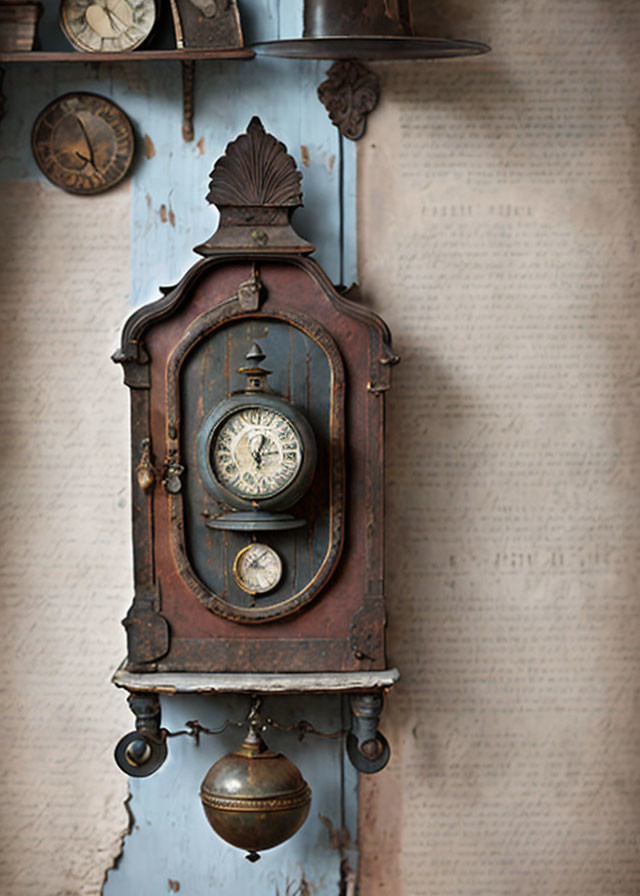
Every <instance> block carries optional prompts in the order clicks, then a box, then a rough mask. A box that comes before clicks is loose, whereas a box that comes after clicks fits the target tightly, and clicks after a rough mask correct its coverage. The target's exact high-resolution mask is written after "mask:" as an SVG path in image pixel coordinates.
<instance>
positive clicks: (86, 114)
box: [31, 93, 135, 196]
mask: <svg viewBox="0 0 640 896" xmlns="http://www.w3.org/2000/svg"><path fill="white" fill-rule="evenodd" d="M31 143H32V147H33V155H34V158H35V160H36V162H37V164H38V166H39V167H40V169H41V170H42V172H43V173H44V174H45V176H46V177H47V178H48V179H49V180H50V181H51V182H52V183H53V184H55V185H56V186H57V187H62V189H63V190H66V191H67V192H68V193H77V194H79V195H81V196H89V195H93V194H95V193H102V192H104V191H105V190H108V189H110V188H111V187H114V186H115V185H116V184H118V183H120V181H121V180H122V179H123V178H124V177H125V175H126V174H127V172H128V171H129V169H130V167H131V164H132V162H133V155H134V151H135V138H134V134H133V127H132V125H131V122H130V121H129V119H128V118H127V116H126V115H125V113H124V112H123V111H122V109H120V107H119V106H116V104H115V103H113V102H111V100H108V99H107V98H106V97H103V96H98V95H97V94H95V93H67V94H65V95H64V96H60V97H58V98H57V99H55V100H53V102H51V103H49V105H48V106H46V107H45V108H44V109H43V110H42V112H41V113H40V115H39V116H38V118H37V119H36V122H35V124H34V126H33V133H32V137H31Z"/></svg>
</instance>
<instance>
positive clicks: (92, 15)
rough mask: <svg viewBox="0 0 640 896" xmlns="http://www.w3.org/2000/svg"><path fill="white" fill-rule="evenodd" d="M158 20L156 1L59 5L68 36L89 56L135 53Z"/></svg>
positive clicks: (88, 0)
mask: <svg viewBox="0 0 640 896" xmlns="http://www.w3.org/2000/svg"><path fill="white" fill-rule="evenodd" d="M155 21H156V5H155V0H62V4H61V6H60V24H61V27H62V30H63V31H64V33H65V36H66V37H67V39H68V40H69V41H70V42H71V43H72V44H73V46H74V47H75V48H76V49H77V50H82V51H84V52H86V53H105V52H106V53H110V52H111V53H119V52H123V51H125V50H134V49H135V48H136V47H139V46H140V45H141V44H142V43H144V41H145V40H146V39H147V38H148V37H149V35H150V34H151V31H152V30H153V26H154V24H155Z"/></svg>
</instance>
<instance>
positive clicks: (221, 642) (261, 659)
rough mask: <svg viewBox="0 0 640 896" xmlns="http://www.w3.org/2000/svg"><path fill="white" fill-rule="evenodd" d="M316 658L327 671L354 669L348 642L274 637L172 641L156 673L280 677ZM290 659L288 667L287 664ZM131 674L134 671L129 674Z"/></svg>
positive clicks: (315, 662)
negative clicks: (215, 672) (275, 671)
mask: <svg viewBox="0 0 640 896" xmlns="http://www.w3.org/2000/svg"><path fill="white" fill-rule="evenodd" d="M318 656H322V658H323V664H324V665H326V667H327V668H331V669H337V670H345V669H346V670H349V669H350V668H351V669H353V666H354V657H353V653H352V651H351V645H350V642H349V638H347V637H345V638H308V637H306V638H304V639H301V638H299V637H286V638H283V637H282V636H280V637H274V638H273V639H262V638H261V639H259V640H258V639H249V638H248V637H244V638H238V637H236V638H227V637H225V638H220V637H214V638H211V637H208V638H204V637H202V638H175V639H173V641H172V644H171V653H170V654H168V656H167V657H165V658H163V659H161V660H159V661H158V665H157V671H158V672H174V671H176V670H177V669H179V670H180V671H181V672H201V671H202V669H203V668H207V669H220V670H224V671H225V672H244V671H246V670H247V669H255V670H259V669H263V670H271V671H272V670H273V669H278V671H279V672H283V673H288V672H290V673H292V674H295V673H299V672H300V670H301V669H315V668H317V665H318ZM288 658H291V663H290V664H289V663H288V662H287V660H288ZM325 661H326V662H325ZM130 671H133V670H130Z"/></svg>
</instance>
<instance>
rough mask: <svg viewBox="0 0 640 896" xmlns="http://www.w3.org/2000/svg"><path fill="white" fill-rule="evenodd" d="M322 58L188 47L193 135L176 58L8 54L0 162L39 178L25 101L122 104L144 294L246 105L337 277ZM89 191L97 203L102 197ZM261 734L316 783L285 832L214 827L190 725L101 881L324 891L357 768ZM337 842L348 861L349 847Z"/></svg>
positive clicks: (217, 712)
mask: <svg viewBox="0 0 640 896" xmlns="http://www.w3.org/2000/svg"><path fill="white" fill-rule="evenodd" d="M301 8H302V4H301V3H295V4H293V3H291V2H290V0H287V2H284V0H283V2H282V3H280V2H279V0H243V2H242V3H241V12H242V16H243V23H244V29H245V35H246V37H247V40H248V41H251V40H269V39H274V38H275V37H277V36H279V35H280V36H294V35H295V34H296V33H299V30H300V22H299V18H300V16H301ZM296 17H297V18H296ZM296 29H297V32H296ZM41 33H42V35H43V37H44V36H45V35H46V42H47V45H48V48H51V49H67V48H68V47H67V45H66V42H65V40H64V37H63V36H62V35H61V34H60V33H59V31H58V29H57V5H56V4H47V10H46V12H45V18H44V20H43V24H42V26H41ZM328 67H329V64H328V63H323V62H309V61H292V60H277V59H256V60H255V61H253V62H248V63H247V62H224V63H221V62H206V63H204V62H203V63H199V64H198V65H197V67H196V105H195V108H196V117H195V132H196V133H195V140H194V141H193V142H192V143H185V142H184V141H183V139H182V137H181V123H182V87H181V71H180V66H179V64H178V63H169V62H167V63H153V64H146V65H140V64H137V63H130V64H120V63H118V64H115V63H113V64H112V63H109V64H101V65H93V64H92V65H77V64H73V65H71V64H67V65H60V64H58V65H55V66H46V65H13V66H8V67H7V73H6V77H5V82H4V89H3V92H4V94H5V96H6V98H7V101H6V107H7V114H6V117H5V119H4V121H3V126H2V128H1V129H0V178H1V179H5V180H21V179H27V180H39V179H41V174H40V171H39V169H38V168H37V166H36V165H35V162H34V161H33V158H32V155H31V151H30V134H31V128H32V125H33V121H34V119H35V117H36V115H37V114H38V112H39V111H40V110H41V109H42V108H43V107H44V106H45V105H46V104H47V103H48V102H50V101H51V100H52V99H54V98H55V97H57V96H59V95H60V94H62V93H66V92H68V91H75V90H90V91H93V92H96V93H99V94H101V95H104V96H107V97H109V98H111V99H113V100H114V101H115V102H117V103H118V104H119V105H121V106H122V108H123V109H124V110H125V111H126V112H127V114H128V115H129V116H130V117H131V118H132V120H133V122H134V127H135V129H136V133H137V137H138V151H137V155H136V161H135V166H134V170H133V177H132V179H131V182H130V183H131V191H132V194H131V195H132V199H131V201H132V209H131V224H130V226H131V243H132V303H133V304H142V303H145V302H148V301H151V300H152V299H154V298H156V297H157V295H158V286H159V285H161V284H163V285H164V284H169V283H172V282H175V281H176V280H177V279H178V277H180V276H181V274H182V273H183V272H184V270H185V269H186V268H187V267H188V266H189V265H190V264H192V263H193V261H194V260H195V256H194V255H193V253H192V251H191V247H192V246H193V245H195V244H197V243H199V242H202V240H203V239H204V238H206V237H207V236H208V235H209V234H210V233H211V232H212V231H213V230H214V228H215V224H216V212H215V209H213V208H210V207H208V206H207V205H206V203H205V201H204V197H205V194H206V192H207V189H208V176H209V172H210V170H211V167H212V163H213V161H214V160H215V159H216V158H217V157H218V156H219V155H220V154H221V153H222V152H223V150H224V147H225V145H226V143H227V142H228V141H229V140H231V139H233V138H234V137H235V136H237V134H238V133H239V132H241V131H242V130H244V128H245V127H246V125H247V123H248V122H249V120H250V118H251V117H252V116H253V115H255V114H258V115H260V117H261V118H262V119H263V122H264V124H265V127H266V128H267V130H269V131H271V132H272V133H274V134H275V135H276V136H277V137H278V138H279V139H281V140H283V141H284V142H285V143H286V144H287V146H288V147H289V151H290V152H291V153H292V155H293V156H294V158H295V159H296V162H297V164H298V166H299V168H300V170H301V171H302V173H303V190H304V194H305V208H304V209H301V210H299V211H298V212H296V215H295V217H294V224H295V226H296V227H297V229H298V230H299V231H300V232H301V233H302V234H303V236H305V237H306V238H307V239H309V240H310V241H311V242H313V243H314V244H315V245H316V246H317V252H316V258H317V259H318V261H319V262H320V264H321V265H322V266H323V267H324V268H325V270H326V271H327V273H328V275H329V277H330V278H332V279H333V280H334V281H336V282H337V281H338V279H339V277H340V259H341V253H342V258H343V270H344V280H345V281H346V282H347V283H349V282H351V281H352V280H355V279H356V263H355V148H354V147H353V145H352V144H348V143H347V144H346V145H345V147H344V156H343V169H344V171H345V183H344V187H343V185H342V184H341V181H340V165H339V137H338V132H337V131H336V130H335V128H333V126H332V125H331V124H330V122H329V119H328V117H327V115H326V113H325V110H324V109H323V108H322V106H321V105H320V104H319V102H318V100H317V98H316V90H317V86H318V84H319V83H320V81H322V80H323V79H324V77H325V72H326V70H327V68H328ZM341 194H342V208H343V214H344V219H343V220H344V228H343V243H342V245H341V243H340V239H339V234H340V221H341V217H340V216H341V210H340V209H341ZM87 202H91V203H93V204H94V205H95V208H96V214H99V209H100V199H99V197H95V198H88V199H87ZM114 377H115V379H114V388H121V386H120V385H119V383H118V378H117V377H116V376H115V371H114ZM123 476H125V477H126V471H123ZM245 708H246V705H245V701H243V700H242V699H241V698H234V699H231V700H229V701H226V702H224V703H221V702H220V701H213V700H210V699H206V698H197V697H191V698H185V697H174V698H172V699H167V700H165V701H164V713H165V715H164V722H165V724H166V725H167V726H168V727H169V728H180V727H183V725H184V722H185V720H187V719H190V718H199V719H200V720H201V721H202V722H203V724H206V725H212V726H213V725H215V724H216V723H217V721H218V720H219V719H221V718H223V717H226V716H227V715H229V716H232V717H239V716H241V715H242V713H243V712H244V710H245ZM272 711H273V714H274V715H276V716H277V717H279V718H281V719H282V720H283V721H287V719H289V720H293V719H294V718H299V717H300V716H306V717H310V718H311V719H312V721H314V723H315V724H317V725H318V726H319V727H321V728H323V729H332V728H338V727H340V725H341V712H342V710H341V701H340V699H339V698H335V697H334V698H330V699H329V698H318V697H315V698H307V699H306V700H301V699H298V698H289V699H287V700H284V699H283V700H281V701H279V702H278V703H277V705H276V704H275V703H274V705H273V710H272ZM269 740H270V742H271V744H272V745H273V746H275V747H278V748H280V749H282V750H283V751H284V752H286V754H287V755H288V756H289V757H290V758H291V759H292V760H293V761H295V762H296V763H297V764H298V765H299V766H300V768H301V769H302V771H303V773H304V775H305V777H306V778H307V780H308V781H309V783H310V785H311V787H312V790H313V792H314V800H313V804H312V809H311V814H310V817H309V820H308V821H307V823H306V824H305V826H304V827H303V828H302V830H301V831H300V832H299V834H297V835H296V837H295V838H294V839H292V840H291V841H289V842H288V843H286V844H284V845H282V846H281V847H278V848H277V849H275V850H273V851H271V852H268V853H266V854H265V855H264V857H263V859H262V860H261V861H260V862H259V863H257V865H255V866H252V865H250V864H249V863H248V862H246V861H245V860H244V858H242V855H241V854H239V853H238V852H237V851H235V850H233V849H232V848H231V847H227V846H226V845H225V844H223V843H222V841H220V840H219V839H218V838H216V837H215V835H214V834H213V833H212V832H211V830H210V829H209V827H208V825H207V823H206V820H205V818H204V815H203V813H202V810H201V808H200V804H199V799H198V789H199V785H200V781H201V779H202V777H203V776H204V773H205V771H206V769H207V768H208V766H209V765H210V764H211V763H212V762H213V761H214V759H215V758H216V756H219V755H222V754H223V753H224V752H225V751H226V750H228V749H231V748H232V747H233V745H234V739H233V737H232V736H230V735H227V736H226V738H223V739H221V740H220V741H217V740H215V739H213V738H212V739H205V741H204V742H203V745H202V746H201V747H200V748H196V747H195V746H194V744H193V743H192V742H191V740H188V739H186V738H179V739H176V740H175V741H172V742H171V744H170V749H171V756H170V759H169V760H168V761H167V763H166V765H165V766H164V767H163V768H162V769H161V770H160V772H158V773H157V775H156V776H154V777H152V778H149V779H145V780H135V781H132V786H131V793H132V799H131V803H130V807H131V810H132V812H133V814H134V817H135V819H136V822H135V825H134V828H133V831H132V834H131V836H130V837H128V838H127V839H126V841H125V847H124V852H123V856H122V859H121V861H120V862H119V864H118V867H117V868H115V869H113V870H112V871H111V872H110V874H109V876H108V880H107V882H106V885H105V888H104V894H105V896H139V894H159V893H165V892H171V891H172V890H171V886H172V885H171V884H170V881H174V882H179V883H180V893H181V894H185V896H190V894H197V896H201V894H203V893H206V892H215V893H217V894H220V896H225V894H236V893H243V894H253V893H256V894H257V893H260V894H261V896H263V894H265V896H272V894H273V896H276V894H278V896H285V894H286V896H298V894H300V893H305V892H313V893H314V894H316V896H324V894H327V896H329V894H330V896H337V894H338V892H339V879H340V863H341V858H342V857H341V855H340V854H339V852H337V851H336V850H335V849H333V848H332V847H331V845H330V844H331V840H330V837H329V829H333V830H337V829H339V828H340V827H341V826H342V825H346V827H347V829H348V831H349V832H350V836H351V841H352V842H354V841H355V838H356V833H355V832H356V813H357V796H356V793H357V775H356V773H355V772H354V770H353V769H352V767H351V766H350V764H349V763H348V761H346V760H345V758H344V755H343V752H342V749H341V746H340V745H339V744H338V743H335V742H333V741H324V740H320V739H315V738H309V739H308V740H307V741H305V742H304V743H303V744H302V745H300V744H298V742H297V741H296V739H295V737H293V736H290V735H289V736H287V735H273V736H272V735H270V736H269ZM348 858H349V862H350V864H351V867H352V868H354V867H355V863H356V859H357V856H356V853H355V851H354V850H351V851H350V852H349V853H348ZM303 880H304V881H305V883H303ZM174 891H175V889H174Z"/></svg>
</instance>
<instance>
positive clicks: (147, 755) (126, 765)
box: [114, 693, 167, 778]
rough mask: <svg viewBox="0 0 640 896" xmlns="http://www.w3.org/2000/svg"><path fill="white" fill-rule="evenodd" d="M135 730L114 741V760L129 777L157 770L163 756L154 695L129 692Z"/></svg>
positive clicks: (157, 710)
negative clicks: (116, 741)
mask: <svg viewBox="0 0 640 896" xmlns="http://www.w3.org/2000/svg"><path fill="white" fill-rule="evenodd" d="M128 702H129V707H130V709H131V712H132V713H134V715H135V717H136V730H135V731H131V732H129V734H125V736H124V737H123V738H121V739H120V740H119V741H118V744H117V746H116V749H115V754H114V755H115V760H116V763H117V765H118V767H119V768H120V769H122V771H123V772H126V774H127V775H131V776H132V777H133V778H146V777H148V776H149V775H152V774H153V773H154V772H155V771H157V770H158V769H159V768H160V766H161V765H162V763H163V762H164V761H165V759H166V758H167V744H166V741H165V734H164V732H163V731H162V729H161V728H160V700H159V699H158V697H157V695H156V694H151V693H141V694H129V698H128Z"/></svg>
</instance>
